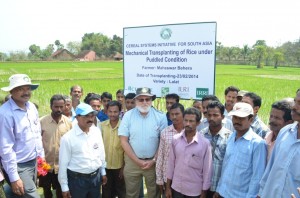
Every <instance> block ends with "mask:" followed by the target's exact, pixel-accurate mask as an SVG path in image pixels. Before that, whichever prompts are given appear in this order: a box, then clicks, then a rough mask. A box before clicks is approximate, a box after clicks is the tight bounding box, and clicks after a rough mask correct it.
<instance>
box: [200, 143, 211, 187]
mask: <svg viewBox="0 0 300 198" xmlns="http://www.w3.org/2000/svg"><path fill="white" fill-rule="evenodd" d="M203 162H204V164H203V186H202V189H203V190H208V189H209V188H210V186H211V177H212V153H211V145H210V142H207V148H206V152H205V155H204V160H203Z"/></svg>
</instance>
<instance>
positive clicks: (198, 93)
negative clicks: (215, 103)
mask: <svg viewBox="0 0 300 198" xmlns="http://www.w3.org/2000/svg"><path fill="white" fill-rule="evenodd" d="M206 95H208V88H196V98H200V99H202V98H203V96H206Z"/></svg>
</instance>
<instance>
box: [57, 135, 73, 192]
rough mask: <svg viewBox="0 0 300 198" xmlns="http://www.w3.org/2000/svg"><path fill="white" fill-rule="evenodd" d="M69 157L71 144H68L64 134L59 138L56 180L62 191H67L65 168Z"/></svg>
mask: <svg viewBox="0 0 300 198" xmlns="http://www.w3.org/2000/svg"><path fill="white" fill-rule="evenodd" d="M69 133H70V132H69ZM70 159H71V145H70V144H69V141H68V138H67V136H66V135H64V136H63V137H62V138H61V140H60V148H59V170H58V181H59V183H60V185H61V189H62V192H67V191H69V187H68V176H67V168H68V164H69V162H70Z"/></svg>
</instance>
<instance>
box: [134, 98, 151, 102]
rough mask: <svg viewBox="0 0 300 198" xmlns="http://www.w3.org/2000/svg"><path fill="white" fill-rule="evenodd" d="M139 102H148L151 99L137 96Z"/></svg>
mask: <svg viewBox="0 0 300 198" xmlns="http://www.w3.org/2000/svg"><path fill="white" fill-rule="evenodd" d="M137 100H138V101H139V102H144V101H146V102H150V101H152V100H151V98H139V99H137Z"/></svg>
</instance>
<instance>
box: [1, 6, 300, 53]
mask: <svg viewBox="0 0 300 198" xmlns="http://www.w3.org/2000/svg"><path fill="white" fill-rule="evenodd" d="M299 10H300V1H299V0H285V1H278V0H274V1H266V0H252V1H242V0H226V1H224V0H218V1H217V0H207V1H201V0H187V1H182V0H172V1H171V0H163V1H161V0H152V1H144V0H115V1H106V0H105V1H104V0H86V1H82V0H51V1H49V0H26V1H22V0H1V1H0V52H6V53H7V52H10V51H20V50H21V51H28V47H29V46H30V45H31V44H36V45H39V46H41V48H45V47H46V46H47V45H48V44H50V43H52V44H54V41H55V40H57V39H58V40H60V41H61V43H63V44H64V45H66V44H67V43H68V42H69V41H81V37H82V36H83V35H84V33H90V32H101V33H103V34H105V35H107V36H110V37H111V36H112V35H114V34H116V35H118V36H121V37H123V35H122V34H123V28H124V27H134V26H148V25H160V24H174V23H192V22H206V21H216V22H217V40H218V41H221V42H222V43H223V44H224V45H226V46H242V45H244V44H248V45H253V44H254V43H255V41H256V40H259V39H264V40H266V42H267V44H268V45H270V46H278V45H280V44H282V43H284V42H286V41H294V40H296V39H299V37H300V12H299Z"/></svg>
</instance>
